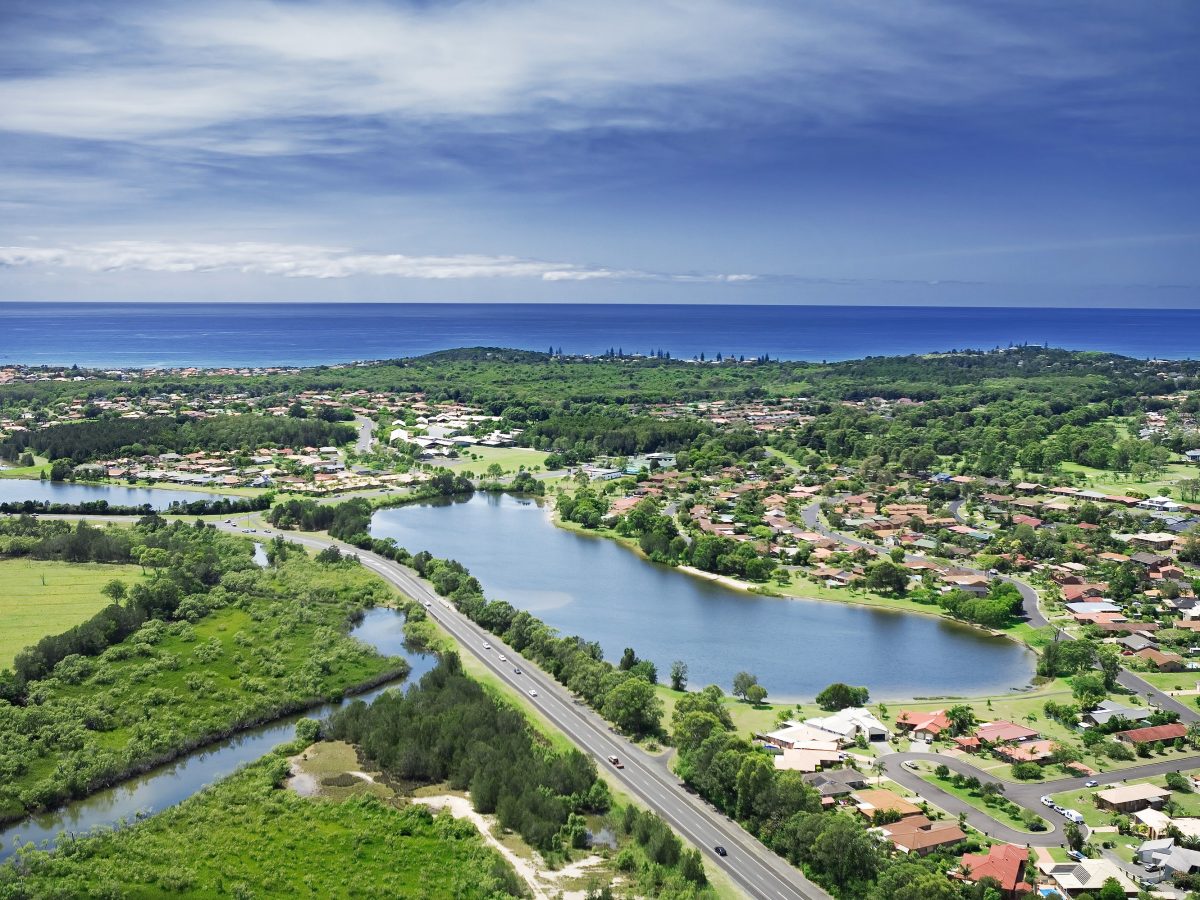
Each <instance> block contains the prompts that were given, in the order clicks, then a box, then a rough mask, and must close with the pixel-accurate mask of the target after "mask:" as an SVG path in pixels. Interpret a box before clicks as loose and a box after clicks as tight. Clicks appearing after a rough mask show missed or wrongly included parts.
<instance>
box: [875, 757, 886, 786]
mask: <svg viewBox="0 0 1200 900" xmlns="http://www.w3.org/2000/svg"><path fill="white" fill-rule="evenodd" d="M871 771H872V772H874V773H875V780H876V781H878V780H879V779H880V778H882V777H883V773H884V772H886V771H887V763H885V762H884V761H883V760H882V759H880V758H879V757H878V756H877V757H875V758H874V759H873V760H871Z"/></svg>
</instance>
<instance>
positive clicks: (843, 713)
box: [804, 706, 890, 741]
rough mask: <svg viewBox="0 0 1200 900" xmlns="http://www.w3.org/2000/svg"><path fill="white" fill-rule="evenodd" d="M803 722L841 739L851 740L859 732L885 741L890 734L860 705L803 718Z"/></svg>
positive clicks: (870, 738)
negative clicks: (827, 714) (826, 714)
mask: <svg viewBox="0 0 1200 900" xmlns="http://www.w3.org/2000/svg"><path fill="white" fill-rule="evenodd" d="M804 724H805V725H808V726H809V727H811V728H816V729H819V730H820V731H824V732H826V733H827V734H833V735H836V736H837V737H838V738H839V739H840V740H843V741H853V740H854V739H855V738H856V737H858V736H859V735H860V734H861V735H862V736H863V737H865V738H866V739H867V740H868V741H886V740H887V739H888V737H889V736H890V732H889V731H888V728H887V726H886V725H884V724H883V723H882V722H880V721H879V719H877V718H875V715H874V714H873V713H872V712H871V711H870V710H868V709H865V708H864V707H861V706H851V707H847V708H846V709H840V710H838V711H837V712H835V713H834V714H833V715H831V716H824V717H820V718H815V719H805V720H804Z"/></svg>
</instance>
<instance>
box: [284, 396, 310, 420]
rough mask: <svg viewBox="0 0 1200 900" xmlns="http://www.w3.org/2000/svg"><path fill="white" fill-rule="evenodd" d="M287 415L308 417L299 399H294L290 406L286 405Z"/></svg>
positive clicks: (299, 417)
mask: <svg viewBox="0 0 1200 900" xmlns="http://www.w3.org/2000/svg"><path fill="white" fill-rule="evenodd" d="M288 415H289V416H291V417H292V418H293V419H306V418H308V412H307V411H306V410H305V409H304V405H303V404H302V403H301V402H300V401H299V400H296V401H295V402H294V403H292V405H291V406H289V407H288Z"/></svg>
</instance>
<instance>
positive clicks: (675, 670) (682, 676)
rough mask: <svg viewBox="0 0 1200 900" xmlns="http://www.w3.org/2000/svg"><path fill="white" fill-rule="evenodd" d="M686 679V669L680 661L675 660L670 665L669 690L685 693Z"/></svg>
mask: <svg viewBox="0 0 1200 900" xmlns="http://www.w3.org/2000/svg"><path fill="white" fill-rule="evenodd" d="M687 679H688V667H687V663H685V662H684V661H683V660H682V659H677V660H675V662H673V663H671V690H673V691H686V690H687Z"/></svg>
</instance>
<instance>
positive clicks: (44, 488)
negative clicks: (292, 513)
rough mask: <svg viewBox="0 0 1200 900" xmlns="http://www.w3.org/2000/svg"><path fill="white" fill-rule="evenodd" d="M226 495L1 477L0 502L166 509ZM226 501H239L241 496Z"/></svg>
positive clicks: (221, 497)
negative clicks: (34, 501)
mask: <svg viewBox="0 0 1200 900" xmlns="http://www.w3.org/2000/svg"><path fill="white" fill-rule="evenodd" d="M221 499H223V495H221V494H210V493H207V492H203V491H180V490H175V489H173V488H157V487H153V488H150V487H130V486H128V485H124V484H71V483H67V482H61V481H58V482H56V481H40V480H35V479H32V478H0V503H20V502H21V501H22V500H36V501H38V502H39V503H40V502H42V501H43V500H48V501H49V502H51V503H93V502H95V501H97V500H107V501H108V504H109V506H142V505H143V504H146V503H149V504H150V505H151V506H152V507H153V508H154V509H161V510H165V509H166V508H167V507H168V506H170V505H171V504H172V503H194V502H196V501H197V500H221ZM225 499H229V500H237V499H240V498H238V497H228V498H225Z"/></svg>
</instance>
